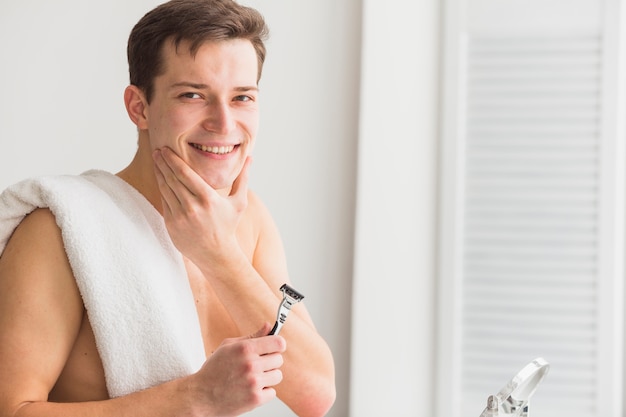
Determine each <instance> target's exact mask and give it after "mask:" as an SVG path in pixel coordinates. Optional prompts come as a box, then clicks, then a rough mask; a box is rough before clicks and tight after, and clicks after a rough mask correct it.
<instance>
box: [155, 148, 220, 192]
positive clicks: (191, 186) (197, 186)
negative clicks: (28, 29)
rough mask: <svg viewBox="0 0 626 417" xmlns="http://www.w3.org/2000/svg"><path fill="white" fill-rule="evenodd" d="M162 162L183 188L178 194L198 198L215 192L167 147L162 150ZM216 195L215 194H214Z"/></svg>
mask: <svg viewBox="0 0 626 417" xmlns="http://www.w3.org/2000/svg"><path fill="white" fill-rule="evenodd" d="M162 154H163V161H164V162H165V163H166V164H167V166H168V167H169V170H170V172H171V174H172V177H173V179H175V180H176V181H177V182H178V183H179V184H180V185H181V186H182V187H183V188H182V189H180V190H179V192H180V193H185V192H188V193H190V194H191V195H193V196H196V197H197V196H200V195H202V194H204V193H206V192H211V191H213V192H215V190H213V188H212V187H210V186H208V184H207V183H206V182H205V181H204V180H203V179H202V177H200V175H198V173H197V172H195V171H194V170H193V169H191V167H189V165H187V163H185V161H184V160H183V159H182V158H181V157H180V156H178V155H177V154H176V153H175V152H174V151H173V150H171V149H170V148H168V147H165V148H163V150H162ZM215 195H217V192H215Z"/></svg>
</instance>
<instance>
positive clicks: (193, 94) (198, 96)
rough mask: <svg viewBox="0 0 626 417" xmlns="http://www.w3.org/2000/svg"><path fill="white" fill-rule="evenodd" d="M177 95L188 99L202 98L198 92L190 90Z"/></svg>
mask: <svg viewBox="0 0 626 417" xmlns="http://www.w3.org/2000/svg"><path fill="white" fill-rule="evenodd" d="M179 97H181V98H188V99H195V100H197V99H200V98H202V97H201V96H200V94H198V93H191V92H190V93H183V94H181V95H180V96H179Z"/></svg>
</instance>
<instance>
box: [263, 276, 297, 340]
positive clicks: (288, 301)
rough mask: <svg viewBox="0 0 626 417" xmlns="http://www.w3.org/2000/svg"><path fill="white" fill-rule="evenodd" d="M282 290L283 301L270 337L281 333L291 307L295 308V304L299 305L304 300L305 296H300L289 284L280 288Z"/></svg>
mask: <svg viewBox="0 0 626 417" xmlns="http://www.w3.org/2000/svg"><path fill="white" fill-rule="evenodd" d="M280 290H281V291H282V293H283V300H282V301H281V302H280V305H279V306H278V313H277V314H276V323H275V324H274V327H273V328H272V330H271V331H270V335H275V334H278V333H279V332H280V329H281V328H282V327H283V324H285V320H287V315H288V314H289V311H291V306H293V305H294V304H298V303H299V302H300V301H302V299H303V298H304V295H302V294H300V293H299V292H298V291H296V290H294V289H293V288H291V287H290V286H289V285H287V284H283V285H282V286H281V287H280Z"/></svg>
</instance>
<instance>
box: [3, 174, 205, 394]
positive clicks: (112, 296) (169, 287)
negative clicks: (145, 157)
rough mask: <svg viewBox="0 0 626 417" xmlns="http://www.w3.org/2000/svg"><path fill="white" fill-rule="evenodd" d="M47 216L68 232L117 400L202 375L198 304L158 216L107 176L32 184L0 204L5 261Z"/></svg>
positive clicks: (10, 192) (69, 248) (15, 190)
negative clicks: (26, 227)
mask: <svg viewBox="0 0 626 417" xmlns="http://www.w3.org/2000/svg"><path fill="white" fill-rule="evenodd" d="M44 207H45V208H48V209H50V211H51V212H52V213H53V214H54V216H55V218H56V222H57V225H58V226H59V228H60V229H61V232H62V236H63V243H64V245H65V251H66V253H67V257H68V259H69V262H70V265H71V267H72V270H73V272H74V277H75V279H76V283H77V285H78V289H79V291H80V294H81V296H82V298H83V303H84V305H85V308H86V310H87V314H88V317H89V321H90V323H91V326H92V328H93V332H94V336H95V339H96V344H97V347H98V352H99V354H100V357H101V359H102V364H103V366H104V372H105V377H106V383H107V389H108V391H109V395H110V396H111V397H118V396H122V395H126V394H129V393H132V392H136V391H139V390H142V389H145V388H148V387H151V386H154V385H157V384H159V383H162V382H165V381H169V380H172V379H175V378H178V377H181V376H185V375H189V374H191V373H194V372H196V371H198V370H199V369H200V367H201V366H202V364H203V363H204V360H205V353H204V347H203V343H202V335H201V332H200V325H199V321H198V316H197V312H196V309H195V303H194V300H193V295H192V293H191V288H190V285H189V281H188V279H187V273H186V271H185V266H184V262H183V258H182V255H181V254H180V252H178V250H177V249H176V248H175V246H174V245H173V243H172V241H171V240H170V238H169V235H168V233H167V229H166V228H165V224H164V222H163V218H162V216H161V215H160V214H159V213H158V212H157V211H156V209H155V208H154V207H153V206H152V205H151V204H150V203H149V202H148V201H147V200H146V199H145V198H144V197H143V196H142V195H141V194H140V193H139V192H138V191H137V190H135V189H134V188H133V187H131V186H130V185H129V184H127V183H126V182H124V181H123V180H122V179H120V178H118V177H116V176H115V175H112V174H110V173H107V172H104V171H87V172H85V173H84V174H82V175H79V176H46V177H38V178H33V179H29V180H26V181H22V182H20V183H17V184H15V185H13V186H11V187H9V188H8V189H6V190H5V191H4V192H3V193H2V194H0V253H2V252H3V251H4V248H5V247H6V245H7V242H8V240H9V238H10V237H11V235H12V233H13V231H14V230H15V228H16V227H17V226H18V225H19V223H20V222H21V221H22V219H23V218H24V217H25V216H26V215H27V214H29V213H30V212H32V211H33V210H35V209H36V208H44Z"/></svg>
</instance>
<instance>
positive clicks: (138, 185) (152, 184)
mask: <svg viewBox="0 0 626 417" xmlns="http://www.w3.org/2000/svg"><path fill="white" fill-rule="evenodd" d="M140 140H141V139H140ZM116 175H117V176H118V177H120V178H121V179H123V180H124V181H126V182H127V183H128V184H130V185H131V186H133V187H134V188H135V189H136V190H137V191H139V192H140V193H141V194H142V195H143V196H144V197H145V198H146V199H147V200H148V201H149V202H150V203H151V204H152V205H153V206H154V208H156V209H157V210H158V211H159V212H160V213H162V203H161V193H160V192H159V186H158V184H157V182H156V177H155V176H154V162H153V160H152V154H151V152H150V148H149V147H148V146H142V144H141V143H140V144H139V148H138V149H137V153H136V154H135V157H134V158H133V160H132V161H131V163H130V164H129V165H128V166H127V167H126V168H124V169H123V170H121V171H120V172H118V173H117V174H116Z"/></svg>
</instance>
